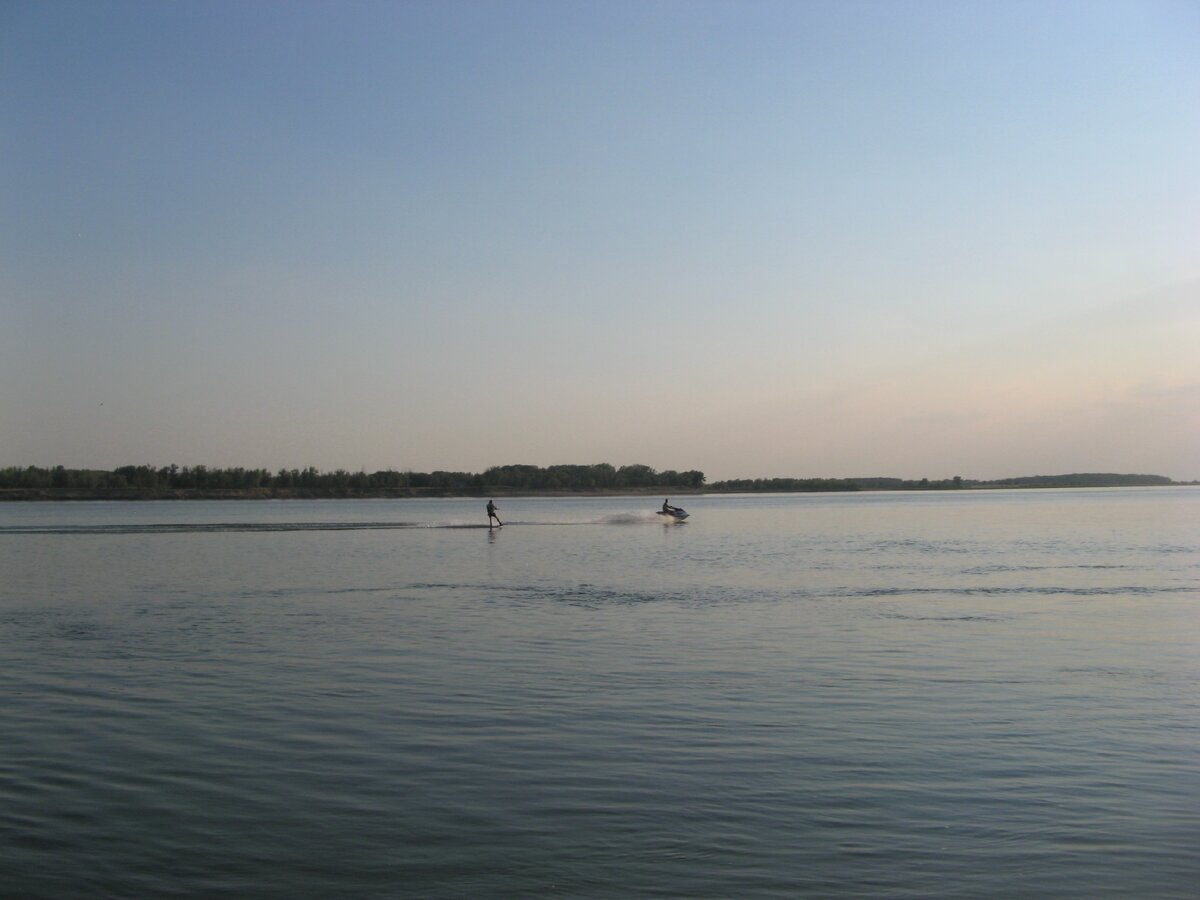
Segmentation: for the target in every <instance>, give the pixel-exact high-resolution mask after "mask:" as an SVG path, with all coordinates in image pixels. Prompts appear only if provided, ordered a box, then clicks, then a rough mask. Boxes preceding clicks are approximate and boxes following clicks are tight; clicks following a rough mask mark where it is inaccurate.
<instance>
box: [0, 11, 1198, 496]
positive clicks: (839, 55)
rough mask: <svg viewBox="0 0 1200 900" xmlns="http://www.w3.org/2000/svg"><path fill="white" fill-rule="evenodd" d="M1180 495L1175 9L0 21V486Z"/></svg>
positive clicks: (1185, 63) (1185, 35) (192, 14)
mask: <svg viewBox="0 0 1200 900" xmlns="http://www.w3.org/2000/svg"><path fill="white" fill-rule="evenodd" d="M594 462H610V463H613V464H614V465H624V464H629V463H644V464H647V465H651V466H654V467H655V468H659V469H667V468H672V469H702V470H703V471H704V472H705V473H706V474H707V475H708V476H709V479H710V480H716V479H721V478H734V477H759V476H761V477H769V476H796V477H809V476H830V477H844V476H855V475H891V476H898V477H910V478H920V477H930V478H942V477H950V476H953V475H962V476H964V477H967V478H1000V477H1007V476H1015V475H1029V474H1051V473H1061V472H1084V471H1120V472H1146V473H1155V474H1163V475H1168V476H1171V477H1174V478H1178V479H1189V480H1190V479H1195V478H1200V4H1197V3H1195V2H1192V0H1180V2H1171V0H1168V2H1106V0H1086V2H1079V3H1075V2H1055V0H1048V2H1047V0H1036V2H1024V0H998V2H949V0H946V2H884V0H878V2H855V0H840V2H801V0H785V2H770V0H746V2H701V0H689V2H653V0H650V2H647V0H636V2H619V0H604V2H593V0H589V2H571V0H547V2H516V0H514V2H500V0H488V2H454V0H437V2H415V0H405V2H343V0H339V2H332V0H331V2H322V3H315V2H244V0H232V2H221V0H212V2H193V0H179V2H157V0H155V2H105V0H84V2H61V0H37V2H34V0H29V2H23V0H5V2H3V3H2V4H0V466H7V465H31V464H32V465H59V464H61V465H65V466H68V467H94V468H110V467H113V466H117V465H124V464H142V463H148V464H152V465H166V464H170V463H177V464H179V465H197V464H205V465H209V466H247V467H266V468H271V469H276V468H279V467H281V466H286V467H289V468H290V467H304V466H308V465H314V466H317V467H318V468H321V469H334V468H347V469H351V470H358V469H360V468H361V469H365V470H367V471H373V470H375V469H383V468H395V469H412V470H417V471H428V470H432V469H452V470H468V471H480V470H482V469H484V468H486V467H488V466H491V465H500V464H507V463H530V464H535V465H550V464H555V463H594Z"/></svg>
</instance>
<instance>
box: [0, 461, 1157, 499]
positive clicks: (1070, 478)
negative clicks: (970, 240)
mask: <svg viewBox="0 0 1200 900" xmlns="http://www.w3.org/2000/svg"><path fill="white" fill-rule="evenodd" d="M1174 483H1175V482H1173V481H1172V480H1171V479H1170V478H1165V477H1163V476H1161V475H1122V474H1116V473H1075V474H1069V475H1032V476H1027V477H1023V478H1004V479H999V480H995V481H977V480H971V479H964V478H962V477H961V476H958V475H956V476H954V477H953V478H943V479H937V480H930V479H928V478H921V479H902V478H883V477H870V478H740V479H731V480H727V481H717V482H713V483H712V484H706V482H705V477H704V473H703V472H700V471H697V470H694V469H693V470H688V471H684V472H679V471H676V470H674V469H667V470H665V471H661V472H660V471H657V470H656V469H653V468H651V467H650V466H645V465H629V466H621V467H619V468H618V467H615V466H612V465H609V464H608V463H596V464H594V465H555V466H531V465H507V466H493V467H491V468H489V469H486V470H485V471H483V472H445V471H435V472H412V471H396V470H394V469H385V470H382V471H378V472H370V473H368V472H365V471H359V472H349V471H347V470H345V469H336V470H334V471H332V472H322V471H319V470H317V469H316V468H314V467H312V466H310V467H308V468H305V469H279V470H277V471H270V470H268V469H244V468H210V467H208V466H182V467H181V466H177V465H171V466H162V467H155V466H148V465H143V466H120V467H118V468H116V469H111V470H103V469H68V468H64V467H63V466H54V467H52V468H42V467H38V466H26V467H24V468H22V467H9V468H0V491H4V492H5V493H4V494H2V495H0V499H2V498H7V499H37V498H39V497H68V498H70V497H78V498H80V499H85V498H103V497H122V498H154V497H164V498H166V497H279V498H284V497H403V496H421V495H439V494H440V495H453V494H465V495H477V496H481V495H484V494H488V493H497V494H514V493H548V492H564V493H571V492H575V493H592V492H596V493H604V492H611V493H619V492H622V491H628V492H644V491H663V492H664V493H692V492H696V491H699V490H704V491H707V492H711V493H792V492H814V491H928V490H962V489H965V488H974V489H981V488H1040V487H1134V486H1138V487H1141V486H1156V485H1169V484H1174Z"/></svg>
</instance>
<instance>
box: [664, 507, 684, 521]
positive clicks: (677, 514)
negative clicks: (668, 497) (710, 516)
mask: <svg viewBox="0 0 1200 900" xmlns="http://www.w3.org/2000/svg"><path fill="white" fill-rule="evenodd" d="M658 514H659V515H660V516H669V517H671V518H672V519H686V518H687V517H688V512H687V510H686V509H680V508H679V507H678V506H671V507H668V508H667V509H660V510H659V511H658Z"/></svg>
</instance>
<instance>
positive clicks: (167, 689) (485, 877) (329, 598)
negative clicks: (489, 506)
mask: <svg viewBox="0 0 1200 900" xmlns="http://www.w3.org/2000/svg"><path fill="white" fill-rule="evenodd" d="M673 500H674V501H675V502H677V503H681V504H682V505H684V506H686V507H687V508H688V510H689V511H690V512H691V513H692V515H691V518H690V519H688V520H687V521H686V522H684V523H682V524H675V523H667V522H664V521H663V519H662V517H659V516H656V515H654V509H655V505H656V502H657V503H661V498H660V499H659V500H658V501H655V500H653V499H639V498H629V497H625V498H603V499H592V498H589V499H519V498H512V499H508V498H505V499H502V500H501V501H500V506H501V509H500V515H501V517H502V518H503V519H504V521H505V526H504V527H503V528H502V529H493V530H489V529H487V528H486V527H479V526H482V525H485V524H486V514H485V513H484V509H483V503H484V501H482V500H410V501H322V502H303V501H288V502H261V501H260V502H244V503H243V502H216V503H207V502H164V503H61V504H15V503H14V504H6V505H3V506H0V661H2V666H0V894H3V895H4V896H7V897H14V896H15V897H85V896H86V897H104V896H107V897H147V896H157V897H163V896H184V897H191V896H194V897H201V896H203V897H212V896H239V897H240V896H253V897H278V898H285V897H286V898H297V897H333V896H337V897H542V896H550V897H553V896H560V897H714V898H716V897H780V896H814V897H815V896H822V897H824V896H837V897H923V898H925V897H998V896H1021V897H1055V898H1061V897H1078V898H1096V897H1180V898H1183V897H1188V898H1191V897H1194V896H1195V893H1196V888H1197V885H1198V884H1200V851H1198V850H1197V848H1198V847H1200V489H1195V488H1157V489H1145V490H1076V491H1002V492H1001V491H997V492H972V491H962V492H942V493H864V494H837V495H835V494H824V495H821V494H808V495H793V496H753V497H749V496H747V497H730V496H711V497H709V496H702V497H686V498H673Z"/></svg>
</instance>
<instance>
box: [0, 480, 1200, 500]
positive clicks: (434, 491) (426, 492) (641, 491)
mask: <svg viewBox="0 0 1200 900" xmlns="http://www.w3.org/2000/svg"><path fill="white" fill-rule="evenodd" d="M1196 485H1200V482H1195V481H1191V482H1188V481H1175V482H1170V483H1167V484H1155V485H1146V484H1108V485H1067V484H1040V485H1029V484H1015V485H1009V484H1004V485H1000V484H986V485H970V486H963V487H961V488H942V487H936V488H919V487H903V488H885V487H876V486H870V487H844V488H840V489H837V488H822V489H819V490H812V489H810V490H783V489H781V490H729V489H719V488H718V489H713V488H711V487H709V488H703V487H702V488H681V489H678V490H671V491H668V492H664V491H663V490H662V489H661V488H621V489H612V490H605V489H595V490H586V491H585V490H529V489H519V488H517V489H509V488H489V489H488V490H486V491H450V490H442V489H439V488H394V489H388V490H383V491H372V492H366V493H357V492H348V491H347V492H339V491H320V490H316V491H314V490H303V489H293V490H271V489H262V488H259V489H254V490H241V491H239V490H198V489H188V490H137V489H134V488H98V489H92V490H83V489H78V488H6V489H0V503H4V502H11V503H20V502H35V503H36V502H49V503H54V502H67V501H78V502H86V501H138V502H141V501H155V500H415V499H456V498H458V499H480V500H482V499H486V498H494V497H508V498H514V497H528V498H532V499H536V498H541V497H580V498H584V497H668V498H670V497H690V496H712V497H720V496H730V495H734V494H768V493H770V494H813V493H824V494H828V493H913V492H914V491H922V490H924V491H929V492H931V493H945V492H947V491H948V490H950V491H1005V490H1046V489H1057V490H1086V489H1089V488H1094V487H1137V488H1145V487H1188V486H1196Z"/></svg>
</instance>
